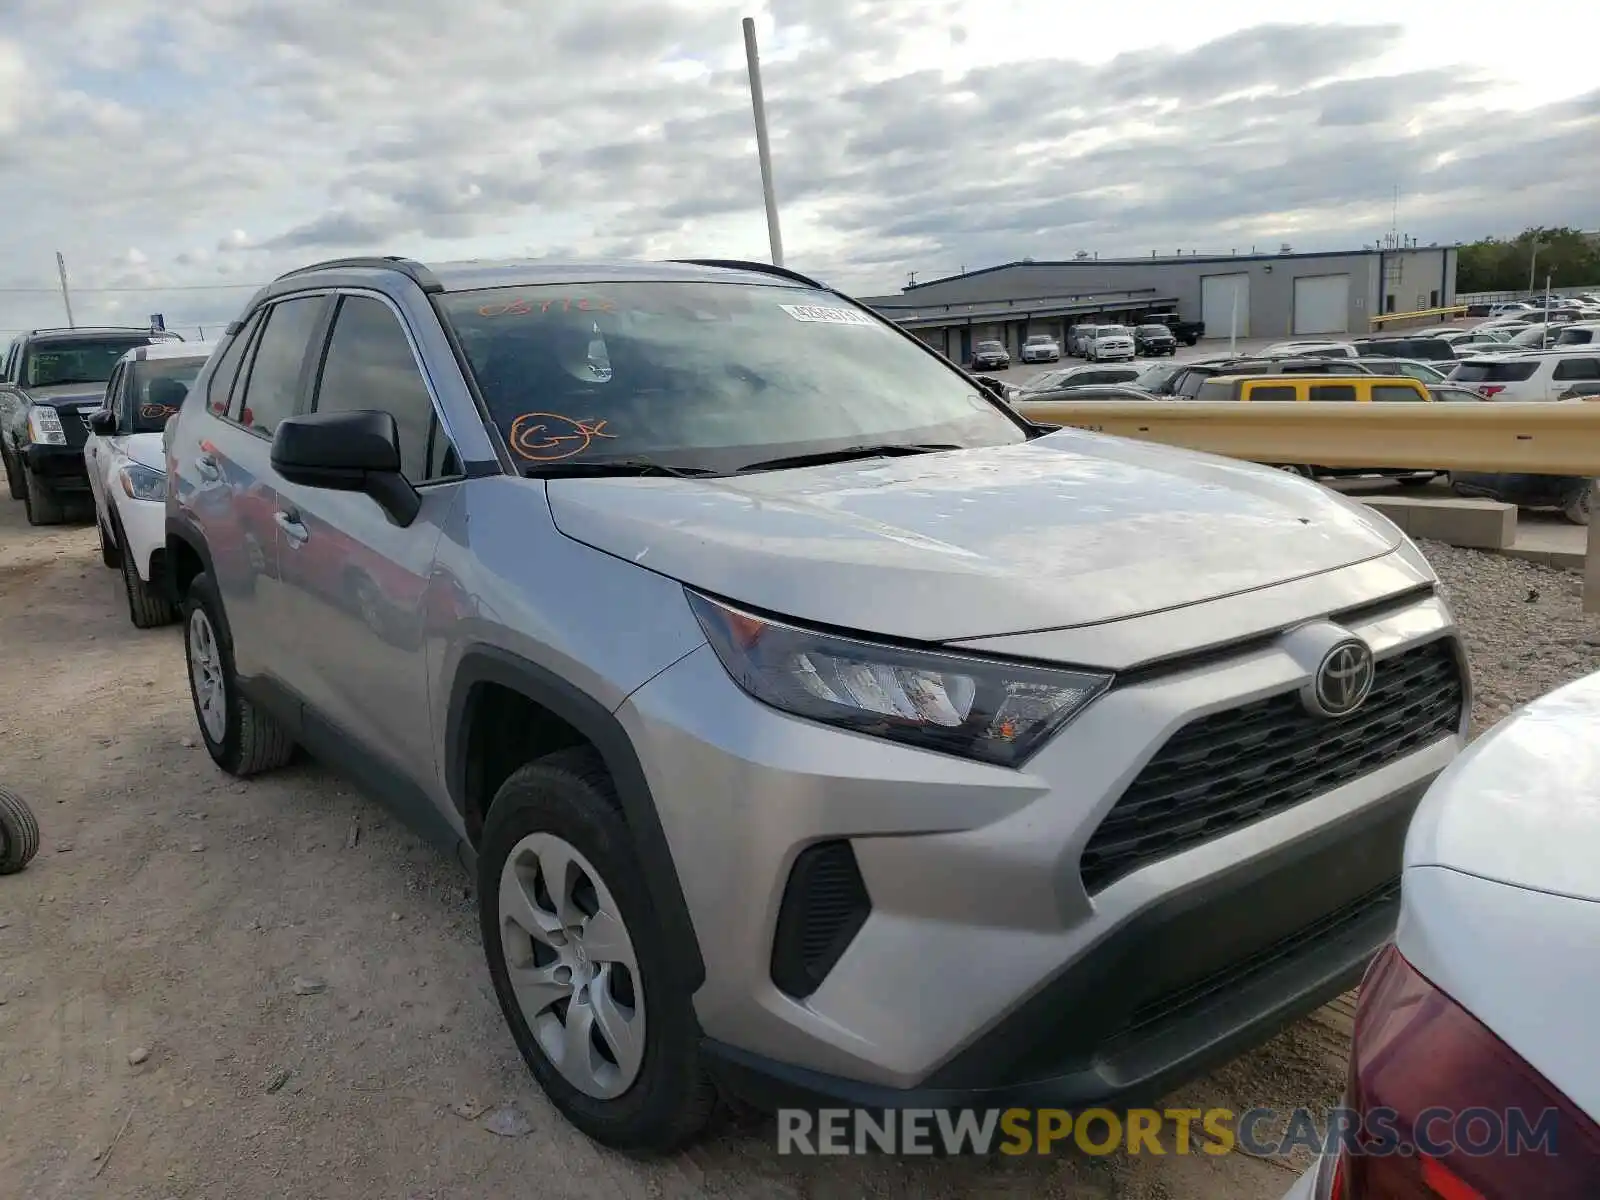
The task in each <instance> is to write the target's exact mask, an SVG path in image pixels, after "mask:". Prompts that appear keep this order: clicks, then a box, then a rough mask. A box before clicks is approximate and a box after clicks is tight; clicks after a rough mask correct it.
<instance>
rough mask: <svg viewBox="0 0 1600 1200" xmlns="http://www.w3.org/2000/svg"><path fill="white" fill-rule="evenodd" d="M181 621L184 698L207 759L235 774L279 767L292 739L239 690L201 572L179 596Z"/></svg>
mask: <svg viewBox="0 0 1600 1200" xmlns="http://www.w3.org/2000/svg"><path fill="white" fill-rule="evenodd" d="M183 621H184V629H185V636H184V639H183V652H184V659H185V660H186V662H187V663H188V666H189V696H190V699H192V700H193V701H194V715H195V720H196V722H197V723H198V724H199V726H200V736H201V738H202V739H203V740H204V741H205V744H206V751H207V752H208V753H209V754H210V755H211V761H212V762H214V763H216V764H217V766H219V767H221V768H222V769H223V770H224V771H226V772H227V773H228V774H230V775H237V776H245V775H254V774H256V773H257V772H260V771H268V770H271V769H272V768H273V767H281V766H283V765H284V764H285V763H287V762H288V761H289V759H290V758H292V757H293V756H294V742H293V741H292V740H291V739H290V737H289V735H288V733H287V731H285V730H284V728H283V726H281V725H279V724H278V722H277V721H276V720H275V719H274V718H273V717H272V716H271V715H270V714H268V713H267V712H266V711H265V710H264V709H262V708H260V707H258V706H257V705H256V704H254V703H253V702H251V701H250V700H249V699H247V698H246V697H245V695H244V693H243V692H242V691H241V690H240V688H239V677H238V675H237V674H236V673H235V671H234V668H233V647H232V645H231V644H230V643H229V640H228V637H227V635H226V634H224V633H223V630H224V629H225V628H226V627H225V626H224V625H223V623H222V603H221V601H220V600H218V598H217V593H216V589H215V587H214V585H213V584H212V582H211V577H210V576H209V575H207V574H205V573H204V572H201V573H200V574H199V575H196V576H195V578H194V580H193V581H192V582H191V583H190V584H189V590H188V591H187V592H186V593H185V594H184V597H183Z"/></svg>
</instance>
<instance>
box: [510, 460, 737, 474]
mask: <svg viewBox="0 0 1600 1200" xmlns="http://www.w3.org/2000/svg"><path fill="white" fill-rule="evenodd" d="M522 474H523V475H524V476H526V477H528V478H530V479H555V478H558V477H561V478H573V477H577V478H585V477H587V478H601V477H604V476H608V475H609V476H618V475H670V476H673V477H675V478H679V479H693V478H697V477H700V476H704V475H715V474H717V472H716V471H713V470H711V469H710V468H709V467H673V466H668V465H667V464H666V463H662V462H656V461H655V460H654V459H651V458H608V459H596V460H595V461H593V462H579V461H575V460H573V459H563V460H561V461H558V462H545V463H541V462H531V463H525V464H524V465H523V468H522Z"/></svg>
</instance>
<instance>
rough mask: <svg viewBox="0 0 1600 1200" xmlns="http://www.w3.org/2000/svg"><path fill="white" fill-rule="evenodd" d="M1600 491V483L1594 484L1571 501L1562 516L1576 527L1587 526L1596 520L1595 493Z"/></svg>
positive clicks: (1563, 510) (1562, 511)
mask: <svg viewBox="0 0 1600 1200" xmlns="http://www.w3.org/2000/svg"><path fill="white" fill-rule="evenodd" d="M1597 489H1600V482H1594V483H1591V484H1590V485H1589V487H1588V488H1587V489H1585V490H1584V491H1583V492H1581V493H1580V494H1579V495H1577V496H1575V497H1574V498H1573V499H1572V500H1570V501H1569V502H1568V503H1567V505H1566V507H1565V508H1563V509H1562V510H1561V515H1562V516H1563V517H1565V518H1566V519H1567V520H1569V521H1571V522H1572V523H1573V524H1574V525H1587V524H1589V522H1590V521H1592V520H1593V519H1594V498H1595V491H1596V490H1597Z"/></svg>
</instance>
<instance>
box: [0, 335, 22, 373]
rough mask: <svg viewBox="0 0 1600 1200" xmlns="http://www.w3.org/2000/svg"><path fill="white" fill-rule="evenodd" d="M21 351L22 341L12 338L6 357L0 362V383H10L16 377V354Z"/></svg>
mask: <svg viewBox="0 0 1600 1200" xmlns="http://www.w3.org/2000/svg"><path fill="white" fill-rule="evenodd" d="M21 349H22V339H21V338H12V339H11V345H10V346H8V347H7V348H6V356H5V358H4V359H3V360H0V383H10V382H11V381H12V380H13V379H15V378H16V377H17V354H18V352H19V351H20V350H21Z"/></svg>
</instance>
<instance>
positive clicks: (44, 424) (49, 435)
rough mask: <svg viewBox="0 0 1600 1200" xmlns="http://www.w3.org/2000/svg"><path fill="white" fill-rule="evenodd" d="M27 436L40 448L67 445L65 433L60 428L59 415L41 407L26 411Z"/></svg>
mask: <svg viewBox="0 0 1600 1200" xmlns="http://www.w3.org/2000/svg"><path fill="white" fill-rule="evenodd" d="M28 436H29V437H30V438H31V439H32V440H33V441H35V442H37V443H39V445H41V446H65V445H66V444H67V432H66V430H64V429H62V428H61V414H60V413H58V412H57V411H56V410H55V409H53V408H48V407H45V406H42V405H41V406H36V407H34V408H30V409H28Z"/></svg>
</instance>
